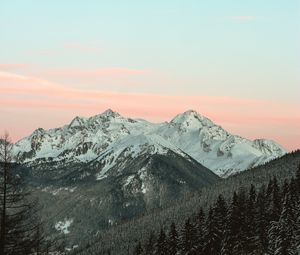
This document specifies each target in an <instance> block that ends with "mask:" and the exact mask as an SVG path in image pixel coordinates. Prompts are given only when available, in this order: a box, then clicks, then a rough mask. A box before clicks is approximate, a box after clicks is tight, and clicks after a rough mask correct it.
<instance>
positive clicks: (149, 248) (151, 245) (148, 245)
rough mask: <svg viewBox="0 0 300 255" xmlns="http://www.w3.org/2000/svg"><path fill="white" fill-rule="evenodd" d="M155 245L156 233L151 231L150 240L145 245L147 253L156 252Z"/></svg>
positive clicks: (149, 254)
mask: <svg viewBox="0 0 300 255" xmlns="http://www.w3.org/2000/svg"><path fill="white" fill-rule="evenodd" d="M154 246H155V235H154V233H153V232H151V233H150V236H149V239H148V242H147V243H146V247H145V255H152V254H153V253H154V252H153V251H154Z"/></svg>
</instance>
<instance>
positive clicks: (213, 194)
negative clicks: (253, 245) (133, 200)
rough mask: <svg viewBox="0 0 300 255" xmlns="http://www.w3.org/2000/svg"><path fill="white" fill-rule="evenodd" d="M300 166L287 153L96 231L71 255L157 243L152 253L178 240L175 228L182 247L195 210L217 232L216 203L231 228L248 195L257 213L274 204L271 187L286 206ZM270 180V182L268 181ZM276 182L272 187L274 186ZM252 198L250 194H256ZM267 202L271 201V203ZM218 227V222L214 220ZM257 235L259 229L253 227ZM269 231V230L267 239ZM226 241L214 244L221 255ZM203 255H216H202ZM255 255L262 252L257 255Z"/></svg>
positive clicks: (297, 157)
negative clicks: (120, 222)
mask: <svg viewBox="0 0 300 255" xmlns="http://www.w3.org/2000/svg"><path fill="white" fill-rule="evenodd" d="M299 164H300V151H296V152H293V153H289V154H287V155H285V156H283V157H281V158H278V159H275V160H273V161H271V162H269V163H267V164H265V165H263V166H259V167H256V168H253V169H249V170H247V171H245V172H242V173H240V174H237V175H235V176H232V177H230V178H227V179H224V180H223V181H221V182H218V183H217V184H216V185H214V186H212V187H209V188H204V189H202V190H200V191H199V192H195V193H191V194H189V195H186V196H185V197H184V198H183V199H181V200H179V201H177V203H175V204H174V205H172V206H170V207H167V208H164V209H160V210H155V211H153V212H151V213H149V214H147V215H145V216H143V217H140V218H136V219H134V220H132V221H129V222H127V223H124V224H121V225H118V226H115V227H113V228H111V229H110V230H108V231H104V232H102V233H99V235H98V236H97V237H96V238H91V240H90V242H89V243H88V244H86V243H81V244H79V245H80V248H79V249H77V250H74V254H82V255H84V254H134V252H137V253H138V251H141V250H147V245H148V246H149V245H150V246H151V245H155V244H156V246H155V247H156V248H155V249H158V244H157V240H160V239H161V240H164V239H165V240H167V237H168V236H169V238H170V235H172V231H173V241H174V240H175V239H176V234H175V231H174V229H176V232H177V234H178V235H179V236H180V238H181V239H180V240H181V241H180V242H179V243H180V245H181V247H183V246H182V245H183V241H182V236H183V235H186V236H189V235H190V232H193V231H194V230H193V229H191V230H188V231H187V230H185V228H188V227H189V226H192V225H195V224H196V223H195V219H196V218H197V215H198V218H199V217H200V216H201V215H199V212H200V211H201V210H203V214H205V217H204V215H203V216H201V217H202V218H203V220H204V222H205V224H204V225H203V226H204V228H205V229H206V230H207V229H208V228H211V229H214V228H215V227H214V225H212V224H210V223H211V221H212V222H214V221H215V219H214V215H215V213H216V212H215V209H214V208H215V207H216V203H217V204H218V203H219V204H220V203H223V207H224V208H226V213H225V211H224V210H225V209H224V210H223V211H222V210H220V212H218V213H219V214H220V215H223V218H224V219H228V220H226V224H230V221H229V218H230V215H232V214H234V213H235V211H234V210H233V208H232V207H233V206H237V207H240V209H241V210H242V211H243V210H244V212H245V210H246V209H245V208H248V207H249V204H247V203H246V202H245V201H248V200H249V199H250V197H251V195H250V193H253V194H255V197H252V198H251V199H252V202H251V203H254V208H255V210H257V206H258V204H259V203H260V202H261V203H262V204H261V206H262V208H260V209H261V210H263V211H264V210H265V209H264V207H263V206H264V203H265V199H267V200H268V203H269V204H268V206H270V203H271V204H272V203H274V201H275V200H272V199H273V198H272V196H271V195H270V194H269V193H270V192H271V186H273V187H272V190H274V185H275V186H276V187H278V192H277V193H278V194H279V195H278V198H277V199H276V204H281V205H283V204H284V203H287V202H286V201H288V199H290V198H289V197H290V195H289V196H287V197H286V193H287V190H289V189H291V188H290V187H291V185H292V186H293V185H294V184H291V182H292V183H293V182H295V181H293V180H291V179H292V178H293V177H294V176H295V174H296V170H297V168H298V166H299ZM270 180H272V181H271V182H270ZM274 180H275V182H276V184H274ZM285 180H287V181H285ZM287 186H288V188H287ZM268 187H269V190H268ZM249 189H250V190H251V192H250V191H249ZM275 189H277V188H275ZM264 190H265V191H264ZM267 192H269V193H268V197H266V194H267ZM272 192H273V191H272ZM220 194H222V198H223V199H224V201H223V202H220V197H219V195H220ZM234 194H235V195H234ZM253 194H252V196H254V195H253ZM272 194H273V193H272ZM279 197H280V198H279ZM270 198H272V199H271V200H270ZM260 199H262V200H263V201H260ZM242 201H243V202H242ZM236 203H237V204H236ZM249 203H250V202H249ZM286 206H288V205H286ZM273 208H275V206H273ZM279 208H280V209H278V211H277V212H276V213H277V214H276V215H277V216H276V217H277V218H268V219H267V221H266V224H267V227H266V229H267V233H268V235H269V226H270V223H271V222H272V221H273V219H275V220H277V221H274V227H273V230H272V231H278V225H280V224H281V223H280V222H279V218H280V217H279V218H278V215H281V214H284V213H285V210H283V208H284V207H283V206H281V207H279ZM255 213H257V212H255ZM268 213H270V212H268ZM200 214H201V213H200ZM239 214H242V212H239ZM201 217H200V218H201ZM243 217H244V216H243ZM249 217H250V216H249ZM251 217H252V216H251ZM268 217H269V216H268ZM274 217H275V216H274ZM282 217H284V216H282ZM188 219H190V220H188ZM199 220H200V219H199ZM231 220H232V221H233V220H234V221H236V219H235V218H232V219H231ZM239 221H240V219H239V220H238V222H239ZM248 221H249V219H248ZM172 222H174V223H175V224H174V225H173V226H172V229H173V230H172V231H171V230H170V231H171V233H169V229H170V226H171V224H172ZM228 222H229V223H228ZM218 224H221V223H220V222H218ZM226 224H225V225H222V227H223V228H224V232H226V231H227V232H228V231H231V230H232V229H231V228H234V223H232V225H230V226H228V227H227V225H226ZM225 226H226V228H225ZM225 229H226V231H225ZM203 231H204V230H203ZM247 231H248V230H247ZM249 231H250V230H249ZM252 231H253V230H252ZM255 231H257V229H256V230H255ZM270 231H271V230H270ZM272 231H271V232H270V235H271V233H272ZM184 232H186V234H183V233H184ZM206 233H208V232H206ZM238 233H239V232H238ZM238 235H239V234H238ZM164 236H165V237H164ZM204 236H205V237H206V239H207V240H206V242H212V241H215V240H213V239H211V238H210V237H209V235H208V234H206V235H204ZM213 236H214V234H213ZM229 237H230V238H231V236H230V235H229V234H227V236H226V238H229ZM178 238H179V237H178ZM243 238H246V237H241V240H242V241H241V242H242V243H243V242H244V239H243ZM266 238H267V237H266ZM245 240H246V239H245ZM272 240H273V239H272ZM139 242H140V245H139ZM163 242H165V241H163ZM189 242H190V241H188V237H187V238H186V243H189ZM224 242H225V239H224V240H223V239H222V242H220V240H219V242H218V243H219V246H218V248H217V249H221V248H222V249H223V251H224V253H223V254H234V253H230V252H231V250H230V249H231V248H230V247H229V248H228V247H227V246H225V244H224ZM228 242H229V241H228ZM247 242H248V241H247ZM272 242H273V241H272ZM221 244H222V246H221ZM186 245H187V246H189V245H190V244H186ZM242 245H243V244H238V247H240V246H241V247H243V246H242ZM263 245H264V248H263V249H269V243H268V245H266V244H265V243H264V244H263ZM270 245H271V244H270ZM209 246H210V247H211V246H212V245H208V246H207V247H209ZM223 246H224V247H223ZM226 247H227V248H228V249H229V251H230V252H229V253H225V251H226V250H224V249H225V248H226ZM207 249H209V248H207ZM242 249H244V248H242ZM247 249H248V248H247ZM249 249H250V248H249ZM237 251H240V250H237ZM146 254H152V253H146ZM184 254H185V253H184ZM187 254H190V253H187ZM191 254H192V253H191ZM196 254H198V253H196ZM204 254H215V253H204ZM236 254H243V253H236ZM245 254H248V253H245ZM254 254H255V253H254ZM256 254H260V253H256ZM270 254H272V253H270ZM279 254H283V253H279ZM287 254H289V253H287Z"/></svg>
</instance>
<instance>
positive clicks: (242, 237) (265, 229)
mask: <svg viewBox="0 0 300 255" xmlns="http://www.w3.org/2000/svg"><path fill="white" fill-rule="evenodd" d="M299 245H300V166H299V167H298V171H297V173H296V176H295V178H292V179H291V180H290V181H287V180H285V181H284V183H283V184H279V182H278V181H277V178H276V177H273V178H272V179H271V180H270V181H269V183H268V184H267V185H263V186H262V187H261V188H260V189H259V190H258V191H256V189H255V187H254V186H253V185H251V186H250V187H249V188H248V189H245V188H240V189H239V190H238V191H236V192H234V193H233V194H232V197H231V200H230V201H229V202H227V201H226V200H225V199H224V197H223V196H222V194H220V195H219V197H218V199H217V201H216V203H215V204H213V205H212V206H211V207H210V208H209V210H208V211H207V212H204V211H203V210H202V209H200V210H199V212H198V214H197V215H196V216H195V217H192V218H191V217H190V218H187V219H186V220H185V224H184V226H183V227H182V228H179V227H178V228H177V226H176V224H175V223H174V222H173V223H172V224H171V225H170V227H169V229H167V230H166V229H163V228H162V229H160V231H159V232H158V233H152V234H151V235H150V236H149V238H148V240H147V241H146V242H145V243H141V242H138V243H137V245H136V248H135V251H134V254H136V255H139V254H145V255H150V254H161V255H162V254H164V255H165V254H167V255H175V254H185V255H188V254H189V255H193V254H199V255H200V254H203V255H208V254H212V255H215V254H224V255H227V254H228V255H234V254H237V255H240V254H253V255H255V254H270V255H271V254H275V255H292V254H299Z"/></svg>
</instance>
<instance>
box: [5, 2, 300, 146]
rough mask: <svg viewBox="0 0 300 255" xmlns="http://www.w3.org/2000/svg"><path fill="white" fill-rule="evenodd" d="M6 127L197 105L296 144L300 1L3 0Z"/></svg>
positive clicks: (225, 122) (217, 118) (299, 141)
mask: <svg viewBox="0 0 300 255" xmlns="http://www.w3.org/2000/svg"><path fill="white" fill-rule="evenodd" d="M0 49H1V50H0V131H1V132H3V131H4V130H5V129H6V130H9V132H10V134H11V136H12V137H13V139H14V141H16V140H18V139H20V138H21V137H23V136H26V135H29V134H30V133H31V132H32V131H33V130H34V129H36V128H38V127H43V128H51V127H57V126H61V125H63V124H65V123H68V122H70V121H71V119H72V118H74V117H75V116H76V115H79V116H90V115H94V114H97V113H100V112H102V111H104V110H105V109H107V108H112V109H113V110H116V111H118V112H120V113H121V114H123V115H125V116H130V117H139V118H145V119H148V120H150V121H155V122H159V121H164V120H170V119H171V118H172V117H174V115H176V114H177V113H180V112H183V111H185V110H188V109H194V110H196V111H198V112H199V113H200V114H202V115H205V116H207V117H208V118H210V119H212V120H213V121H214V122H216V123H218V124H220V125H222V126H223V127H224V128H225V129H227V130H228V131H230V132H232V133H235V134H239V135H241V136H244V137H247V138H250V139H254V138H268V139H273V140H275V141H277V142H279V143H280V144H282V145H283V146H284V147H285V148H287V149H289V150H293V149H296V148H299V147H300V99H299V98H300V2H299V1H298V0H288V1H287V0H264V1H262V0H251V1H247V0H245V1H240V0H209V1H200V0H181V1H178V0H177V1H176V0H172V1H170V0H164V1H162V0H160V1H158V0H151V1H150V0H149V1H140V0H139V1H138V0H126V1H125V0H118V1H117V0H111V1H101V0H97V1H96V0H88V1H87V0H44V1H36V0H0Z"/></svg>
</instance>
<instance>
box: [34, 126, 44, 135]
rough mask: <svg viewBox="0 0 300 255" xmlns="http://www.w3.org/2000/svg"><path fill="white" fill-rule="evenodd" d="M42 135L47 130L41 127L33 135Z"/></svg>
mask: <svg viewBox="0 0 300 255" xmlns="http://www.w3.org/2000/svg"><path fill="white" fill-rule="evenodd" d="M42 133H45V129H43V128H41V127H40V128H37V129H36V130H34V131H33V134H42Z"/></svg>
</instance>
